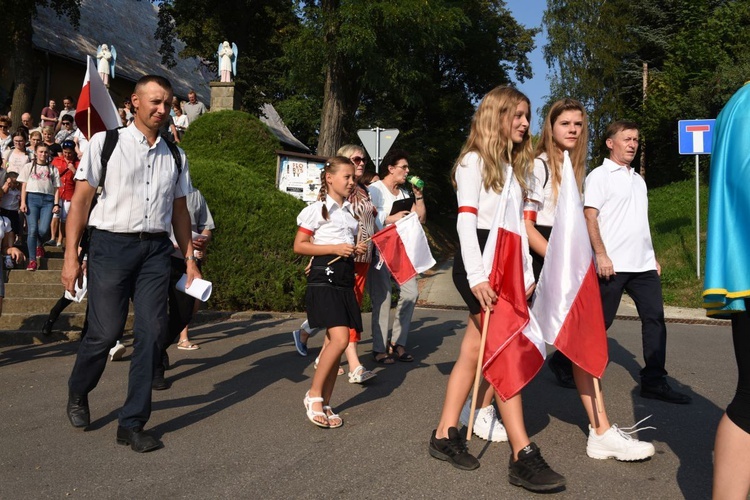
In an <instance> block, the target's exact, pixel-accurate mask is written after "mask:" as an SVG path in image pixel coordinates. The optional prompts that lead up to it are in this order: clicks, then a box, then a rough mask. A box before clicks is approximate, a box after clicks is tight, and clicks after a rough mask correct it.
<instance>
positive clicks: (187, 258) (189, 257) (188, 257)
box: [185, 255, 198, 263]
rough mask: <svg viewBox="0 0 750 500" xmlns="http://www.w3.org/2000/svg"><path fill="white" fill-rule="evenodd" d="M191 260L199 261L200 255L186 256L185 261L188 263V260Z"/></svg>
mask: <svg viewBox="0 0 750 500" xmlns="http://www.w3.org/2000/svg"><path fill="white" fill-rule="evenodd" d="M189 260H194V261H196V262H198V257H196V256H195V255H189V256H187V257H185V263H187V261H189Z"/></svg>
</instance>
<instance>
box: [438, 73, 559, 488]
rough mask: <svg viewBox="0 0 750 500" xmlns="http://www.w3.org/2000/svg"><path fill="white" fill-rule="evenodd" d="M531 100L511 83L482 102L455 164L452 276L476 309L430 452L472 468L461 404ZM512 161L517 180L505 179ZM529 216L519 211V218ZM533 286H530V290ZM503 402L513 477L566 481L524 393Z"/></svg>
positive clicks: (540, 482)
mask: <svg viewBox="0 0 750 500" xmlns="http://www.w3.org/2000/svg"><path fill="white" fill-rule="evenodd" d="M530 109H531V105H530V102H529V99H528V98H527V97H526V96H525V95H524V94H522V93H521V92H519V91H518V90H516V89H514V88H512V87H505V86H500V87H496V88H494V89H493V90H491V91H490V92H489V93H488V94H487V95H486V96H485V97H484V98H483V99H482V102H481V103H480V104H479V107H478V108H477V111H476V112H475V114H474V118H473V119H472V122H471V129H470V132H469V137H468V139H467V140H466V143H465V144H464V147H463V148H462V150H461V154H460V156H459V158H458V160H457V162H456V165H455V166H454V168H453V181H454V184H455V186H456V192H457V195H458V223H457V226H456V227H457V230H458V237H459V243H460V251H459V252H457V254H456V256H455V259H454V266H453V281H454V283H455V284H456V288H457V289H458V291H459V293H460V294H461V296H462V297H463V299H464V301H465V302H466V304H467V306H468V307H469V318H468V326H467V328H466V333H465V334H464V338H463V341H462V343H461V350H460V353H459V355H458V359H457V360H456V364H455V365H454V367H453V370H452V371H451V375H450V377H449V379H448V387H447V388H446V393H445V402H444V404H443V411H442V414H441V416H440V422H439V424H438V427H437V429H436V430H435V431H433V433H432V437H431V439H430V443H429V452H430V455H432V456H433V457H435V458H438V459H440V460H445V461H448V462H450V463H451V464H452V465H453V466H454V467H457V468H459V469H465V470H472V469H476V468H477V467H479V461H478V460H477V459H476V458H475V457H474V456H473V455H471V454H470V453H469V451H468V449H467V447H466V443H465V441H464V440H463V438H462V437H461V435H460V434H459V432H458V429H457V426H458V419H459V414H460V412H461V407H462V406H463V404H464V401H466V398H467V396H468V395H469V390H470V389H471V386H472V383H473V381H474V373H475V370H476V366H477V360H478V357H479V356H480V355H481V353H480V352H479V345H480V337H481V328H480V324H479V321H480V319H479V318H480V312H481V311H482V310H483V309H487V308H489V309H492V308H493V306H494V304H495V302H496V301H497V296H496V294H495V291H494V290H493V289H492V287H491V286H490V284H489V277H488V276H487V274H486V272H485V270H484V266H483V265H482V249H483V248H484V245H485V243H486V241H487V236H488V235H489V232H490V229H491V225H492V221H493V218H494V216H495V213H496V212H497V209H498V203H499V202H500V199H501V193H502V190H503V189H505V188H506V186H511V189H515V190H517V191H519V192H518V193H517V195H519V199H523V197H522V196H521V195H522V194H523V193H522V191H524V190H526V189H527V185H526V179H527V178H528V174H529V172H530V169H531V166H532V147H531V137H530V133H529V120H530ZM508 165H511V166H512V170H513V176H514V178H515V179H514V182H512V183H511V182H510V179H506V178H505V171H506V167H507V166H508ZM522 216H523V214H522V213H521V212H520V211H519V213H518V217H519V222H520V220H521V219H522ZM532 290H533V288H532V289H529V290H527V291H526V292H527V295H530V293H531V291H532ZM487 387H488V384H487V383H486V382H483V391H482V394H481V401H482V402H483V404H489V400H491V398H492V391H489V390H487ZM497 402H498V407H499V409H500V414H501V416H502V419H503V422H504V423H505V427H506V430H507V435H508V439H509V441H510V445H511V455H510V463H509V467H508V480H509V481H510V483H511V484H514V485H517V486H523V487H524V488H526V489H528V490H531V491H548V490H552V489H558V488H561V487H562V486H564V485H565V478H564V477H563V476H561V475H560V474H557V473H556V472H554V471H553V470H552V469H551V468H550V467H549V465H547V463H546V462H545V460H544V458H542V456H541V453H540V451H539V448H538V447H537V446H536V445H535V444H534V443H532V442H531V441H530V440H529V437H528V435H527V433H526V427H525V425H524V421H523V407H522V404H521V396H520V394H519V395H516V396H514V397H512V398H510V399H509V400H507V401H505V402H502V401H500V400H499V398H498V401H497Z"/></svg>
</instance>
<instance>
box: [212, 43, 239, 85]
mask: <svg viewBox="0 0 750 500" xmlns="http://www.w3.org/2000/svg"><path fill="white" fill-rule="evenodd" d="M216 55H217V56H218V58H219V80H220V81H222V82H231V81H232V75H234V76H237V44H235V43H234V42H233V43H232V45H231V46H230V45H229V42H227V41H225V42H224V43H222V44H219V50H218V51H217V52H216Z"/></svg>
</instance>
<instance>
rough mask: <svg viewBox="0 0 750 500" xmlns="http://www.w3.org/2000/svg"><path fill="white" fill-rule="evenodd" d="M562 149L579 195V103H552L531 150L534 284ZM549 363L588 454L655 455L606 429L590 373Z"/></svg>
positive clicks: (582, 164) (582, 113) (583, 141)
mask: <svg viewBox="0 0 750 500" xmlns="http://www.w3.org/2000/svg"><path fill="white" fill-rule="evenodd" d="M564 151H567V152H568V154H569V155H570V161H571V163H572V164H573V173H574V174H575V177H576V182H577V184H578V191H579V192H580V191H582V188H583V179H584V177H585V175H586V154H587V152H588V118H587V116H586V110H585V109H584V107H583V105H582V104H581V103H580V102H578V101H576V100H573V99H561V100H559V101H557V102H555V103H554V104H552V106H551V107H550V110H549V112H548V113H547V117H546V118H545V120H544V126H543V128H542V134H541V137H540V138H539V143H538V144H537V147H536V154H537V157H536V160H534V172H533V176H532V178H531V179H530V182H529V184H530V190H529V193H528V195H527V200H528V201H527V203H526V207H525V209H524V219H525V223H526V232H527V234H528V236H529V247H530V249H531V256H532V258H533V259H534V278H535V279H536V280H538V279H539V275H540V274H541V271H542V266H543V264H544V257H545V256H546V254H547V241H548V240H549V237H550V234H551V232H552V223H553V222H554V218H555V208H556V207H557V197H558V195H559V193H560V184H561V182H562V176H563V152H564ZM561 236H562V235H561ZM584 305H585V304H584ZM548 364H549V367H550V369H551V370H552V372H553V373H554V374H555V377H556V378H557V379H558V382H559V383H560V385H562V386H563V387H571V386H572V387H577V388H578V394H579V395H580V397H581V402H582V403H583V407H584V409H585V410H586V414H587V416H588V418H589V438H588V443H587V446H586V453H587V455H588V456H590V457H591V458H599V459H606V458H615V459H617V460H626V461H631V460H643V459H646V458H648V457H650V456H652V455H653V454H654V451H655V450H654V446H653V445H652V444H651V443H646V442H643V441H639V440H637V439H633V438H632V437H630V435H629V434H630V433H625V432H623V431H622V430H620V429H619V428H618V427H617V425H611V426H610V423H609V419H608V418H607V412H606V410H605V409H604V398H603V395H602V394H601V393H600V394H599V398H600V401H599V403H600V404H599V405H597V404H596V401H595V390H594V384H595V383H597V381H596V379H595V378H594V376H593V375H591V374H589V373H588V372H586V371H585V370H583V369H582V368H580V367H579V366H578V365H575V364H572V363H571V361H570V360H569V359H568V358H567V357H565V356H564V355H563V354H562V353H561V352H560V351H555V352H554V354H553V355H552V356H551V357H550V359H549V363H548Z"/></svg>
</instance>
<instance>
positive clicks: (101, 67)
mask: <svg viewBox="0 0 750 500" xmlns="http://www.w3.org/2000/svg"><path fill="white" fill-rule="evenodd" d="M96 59H97V60H98V63H97V66H96V70H97V71H98V72H99V76H100V77H102V81H103V82H104V85H106V86H107V87H109V80H110V78H111V79H114V77H115V64H116V63H117V49H115V46H114V45H112V46H111V47H110V46H108V45H107V44H106V43H103V44H101V45H99V47H97V48H96Z"/></svg>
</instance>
